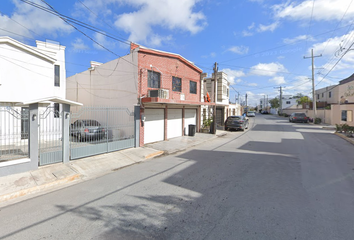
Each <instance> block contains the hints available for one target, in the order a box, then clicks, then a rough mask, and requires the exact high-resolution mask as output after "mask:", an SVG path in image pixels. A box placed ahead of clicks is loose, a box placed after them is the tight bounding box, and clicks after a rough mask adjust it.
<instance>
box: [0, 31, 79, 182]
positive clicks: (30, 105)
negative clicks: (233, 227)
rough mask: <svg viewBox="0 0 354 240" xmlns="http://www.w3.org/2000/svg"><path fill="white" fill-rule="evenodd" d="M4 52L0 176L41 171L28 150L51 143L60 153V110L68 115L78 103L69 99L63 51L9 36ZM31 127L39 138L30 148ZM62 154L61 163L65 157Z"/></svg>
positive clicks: (0, 60)
mask: <svg viewBox="0 0 354 240" xmlns="http://www.w3.org/2000/svg"><path fill="white" fill-rule="evenodd" d="M0 49H1V57H0V65H1V68H0V155H1V158H0V176H1V175H2V174H4V175H6V174H10V173H15V172H21V171H26V170H29V169H34V168H35V167H36V166H38V155H36V154H34V157H33V159H31V160H29V154H30V150H29V148H35V147H36V146H37V144H38V143H39V142H40V143H39V145H40V146H41V148H42V149H43V147H44V146H46V144H48V143H49V142H50V147H51V148H55V147H56V146H60V148H61V146H62V138H61V136H62V126H63V125H62V121H61V120H62V119H63V118H62V116H63V114H62V115H61V111H62V110H63V107H61V106H62V104H65V111H66V113H67V114H68V112H67V109H66V107H67V104H69V105H71V104H73V105H80V104H76V103H74V102H72V101H67V100H65V94H66V71H65V47H64V46H61V45H59V44H57V43H52V42H41V41H36V46H30V45H27V44H24V43H21V42H19V41H17V40H14V39H12V38H10V37H6V36H5V37H0ZM31 112H32V114H31V116H30V113H31ZM68 116H69V115H68ZM66 118H67V117H66ZM31 126H35V127H37V128H38V127H39V128H38V133H39V139H34V138H33V139H32V140H33V142H32V140H30V141H31V146H30V144H29V143H28V139H29V138H30V137H29V128H30V127H31ZM30 134H31V135H32V134H34V135H35V132H33V131H32V132H31V133H30ZM37 140H38V141H37ZM53 142H55V143H53ZM34 143H35V144H34ZM58 148H59V147H58ZM33 152H34V151H32V153H33ZM39 152H40V153H42V152H41V151H39ZM43 152H44V151H43ZM58 152H59V155H58V156H59V158H60V157H61V155H60V154H61V153H62V152H61V151H58ZM32 155H33V154H32Z"/></svg>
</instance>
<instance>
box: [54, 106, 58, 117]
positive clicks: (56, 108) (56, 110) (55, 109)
mask: <svg viewBox="0 0 354 240" xmlns="http://www.w3.org/2000/svg"><path fill="white" fill-rule="evenodd" d="M54 118H59V103H54Z"/></svg>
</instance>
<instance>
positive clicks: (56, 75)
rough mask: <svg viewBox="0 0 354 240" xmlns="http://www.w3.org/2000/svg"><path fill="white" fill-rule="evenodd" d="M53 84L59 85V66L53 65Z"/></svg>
mask: <svg viewBox="0 0 354 240" xmlns="http://www.w3.org/2000/svg"><path fill="white" fill-rule="evenodd" d="M54 86H55V87H60V66H59V65H54Z"/></svg>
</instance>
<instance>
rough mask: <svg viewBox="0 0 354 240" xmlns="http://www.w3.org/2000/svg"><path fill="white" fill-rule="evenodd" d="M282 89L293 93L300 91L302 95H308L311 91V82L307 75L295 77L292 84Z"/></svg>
mask: <svg viewBox="0 0 354 240" xmlns="http://www.w3.org/2000/svg"><path fill="white" fill-rule="evenodd" d="M284 91H286V92H288V93H290V94H292V95H294V94H296V93H302V94H304V95H309V93H310V92H311V91H312V82H311V79H309V78H308V77H307V76H298V77H295V83H294V84H293V85H292V86H288V87H286V88H285V89H284Z"/></svg>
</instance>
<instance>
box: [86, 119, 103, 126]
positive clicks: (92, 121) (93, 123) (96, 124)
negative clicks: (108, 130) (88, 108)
mask: <svg viewBox="0 0 354 240" xmlns="http://www.w3.org/2000/svg"><path fill="white" fill-rule="evenodd" d="M83 122H84V124H85V125H86V126H101V124H100V123H99V122H97V121H96V120H83Z"/></svg>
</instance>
